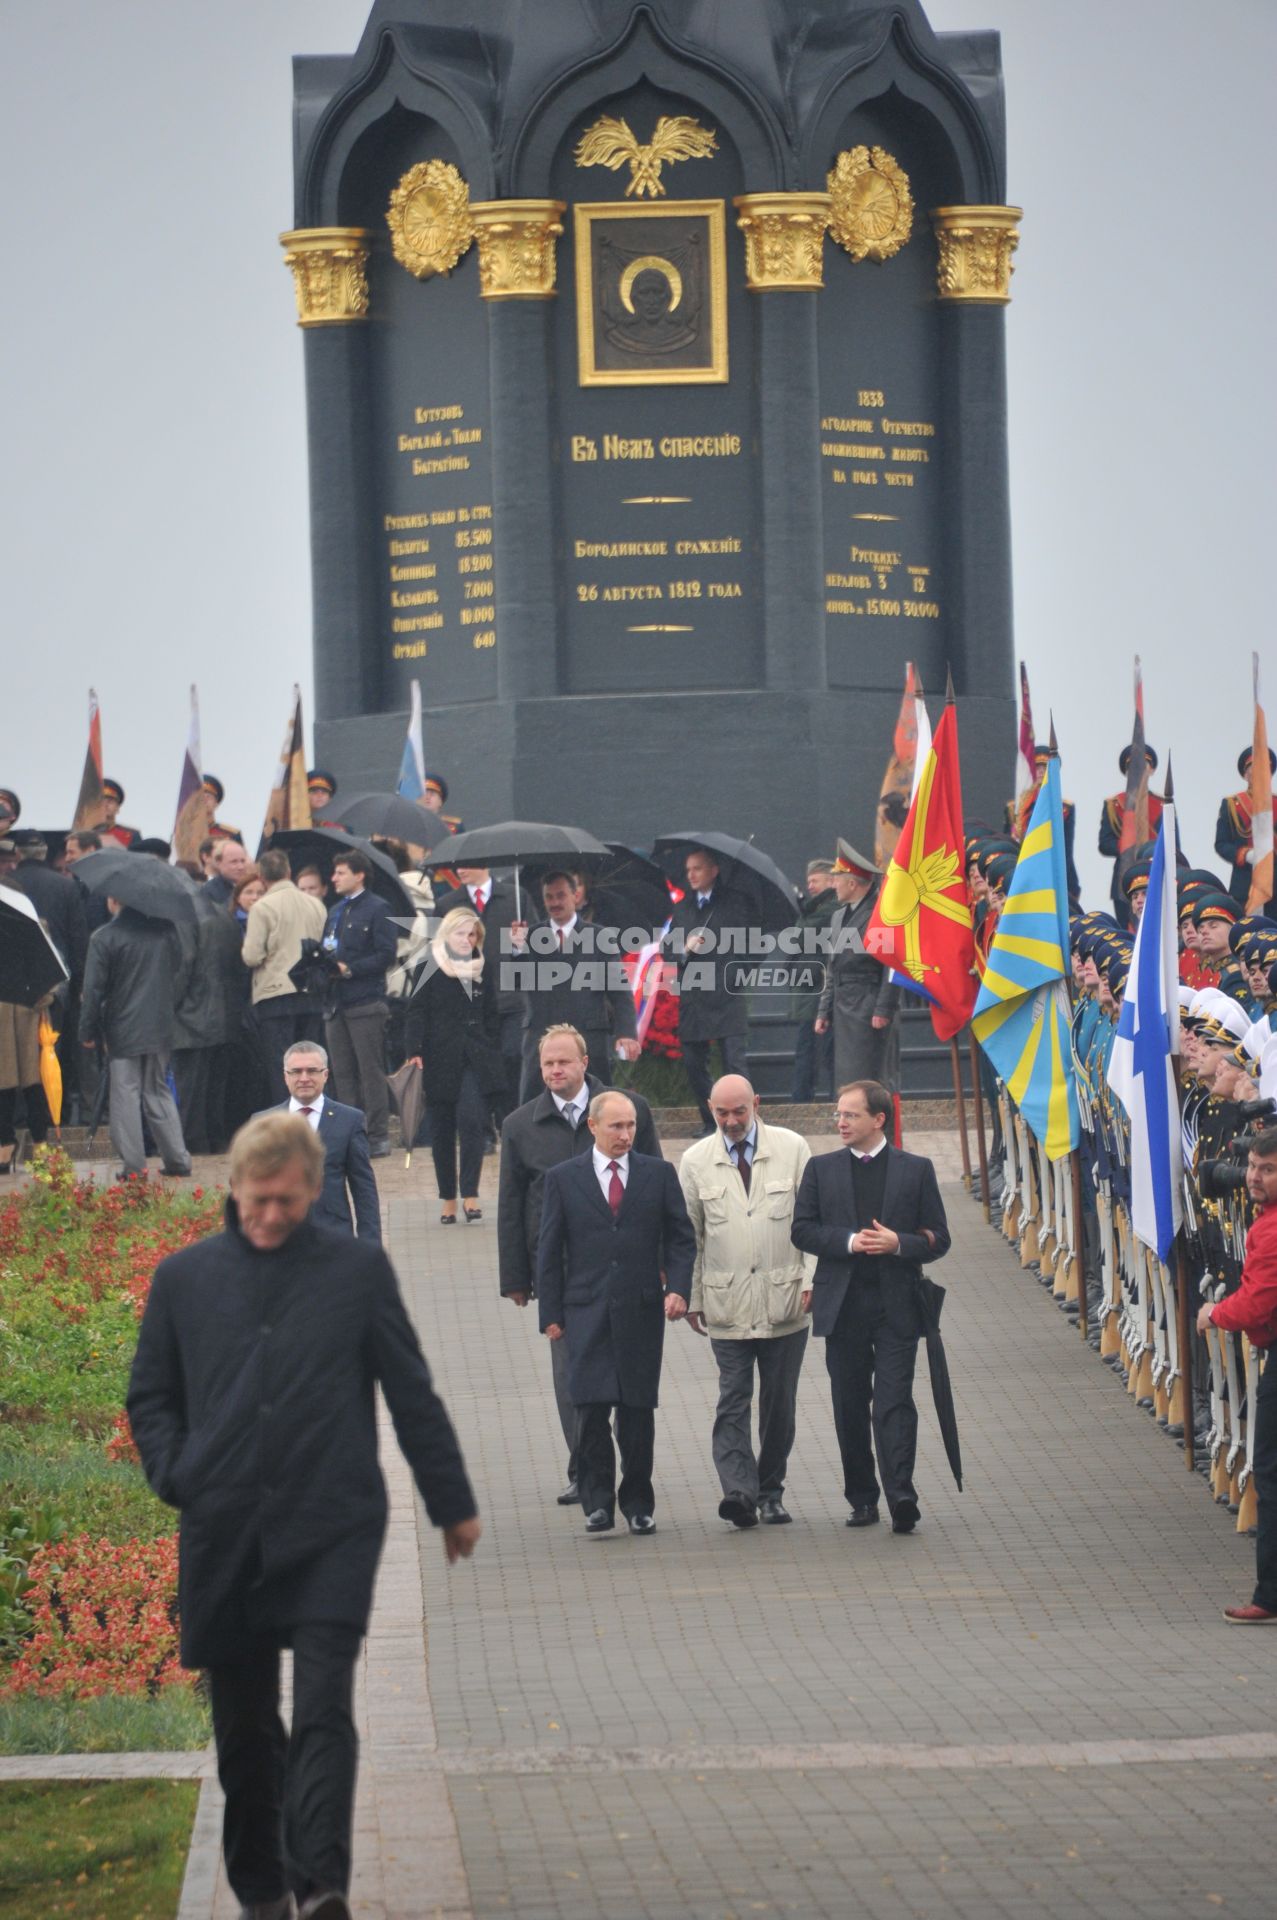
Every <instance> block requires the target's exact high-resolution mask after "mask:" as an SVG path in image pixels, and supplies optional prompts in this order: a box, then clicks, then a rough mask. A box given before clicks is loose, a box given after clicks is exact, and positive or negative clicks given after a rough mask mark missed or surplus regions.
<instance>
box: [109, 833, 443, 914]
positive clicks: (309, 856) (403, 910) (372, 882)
mask: <svg viewBox="0 0 1277 1920" xmlns="http://www.w3.org/2000/svg"><path fill="white" fill-rule="evenodd" d="M266 845H267V846H268V847H281V848H282V849H283V851H284V852H285V853H287V854H288V855H289V856H290V858H293V865H294V867H297V866H306V865H307V864H308V863H309V862H310V861H314V862H315V863H316V864H317V865H318V866H320V867H322V869H323V872H324V878H325V879H327V877H328V875H329V874H330V873H331V872H332V869H333V861H334V860H335V859H336V858H337V856H338V854H340V853H341V852H343V851H345V852H347V853H349V851H350V850H351V848H352V847H353V848H357V849H358V851H359V852H360V853H362V854H364V855H365V856H366V858H367V860H368V864H369V866H370V867H371V869H372V871H371V872H370V873H369V875H368V886H369V890H370V891H371V892H372V893H375V894H377V895H378V896H379V897H380V898H381V899H382V900H384V901H385V903H386V905H387V906H388V907H389V908H390V910H391V912H392V913H393V914H395V915H397V916H399V917H402V918H403V919H405V920H407V921H408V922H411V921H413V920H415V919H416V908H415V907H414V906H413V903H412V899H411V897H410V895H409V893H408V890H407V888H406V887H405V886H404V884H403V882H402V881H401V880H400V878H399V871H398V869H397V867H396V866H395V863H394V861H393V860H392V859H391V858H390V855H389V854H388V853H383V852H382V850H381V848H380V847H374V845H373V844H372V841H371V840H362V839H360V837H359V835H358V834H354V833H344V832H343V831H342V829H341V828H340V827H284V828H282V829H281V831H280V832H279V833H273V834H272V835H271V836H270V839H269V840H268V841H267V842H266ZM294 856H295V857H294ZM80 865H81V866H83V865H84V862H83V861H81V862H80Z"/></svg>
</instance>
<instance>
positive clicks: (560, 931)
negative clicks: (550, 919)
mask: <svg viewBox="0 0 1277 1920" xmlns="http://www.w3.org/2000/svg"><path fill="white" fill-rule="evenodd" d="M557 937H558V942H559V952H560V953H562V951H563V929H562V927H560V928H559V929H558V936H557Z"/></svg>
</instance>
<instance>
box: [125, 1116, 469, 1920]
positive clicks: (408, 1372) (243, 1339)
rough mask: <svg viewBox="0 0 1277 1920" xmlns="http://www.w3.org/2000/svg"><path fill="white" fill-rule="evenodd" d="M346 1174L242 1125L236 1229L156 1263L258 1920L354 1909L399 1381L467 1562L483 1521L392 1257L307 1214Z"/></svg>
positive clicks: (142, 1371) (162, 1334)
mask: <svg viewBox="0 0 1277 1920" xmlns="http://www.w3.org/2000/svg"><path fill="white" fill-rule="evenodd" d="M323 1166H324V1156H323V1148H322V1146H321V1144H320V1142H319V1141H318V1140H317V1139H316V1137H315V1135H314V1134H313V1133H312V1132H311V1130H310V1128H309V1127H308V1126H307V1125H306V1124H305V1122H304V1121H302V1120H300V1119H298V1118H296V1117H294V1116H293V1115H291V1114H274V1113H272V1114H264V1115H261V1116H260V1117H259V1118H257V1119H255V1120H252V1121H250V1122H249V1123H248V1125H247V1126H245V1127H243V1128H241V1130H240V1132H239V1133H238V1134H237V1135H236V1137H235V1140H234V1142H233V1144H232V1148H231V1171H230V1185H231V1199H230V1200H229V1201H228V1203H227V1208H226V1227H225V1230H224V1231H223V1232H222V1233H221V1234H218V1235H215V1236H214V1237H213V1238H212V1239H209V1240H204V1241H202V1242H200V1243H199V1244H198V1245H196V1246H193V1247H186V1248H184V1249H183V1250H182V1251H181V1252H180V1253H176V1254H173V1255H171V1256H170V1257H169V1258H168V1259H167V1260H163V1261H161V1263H160V1265H159V1266H158V1267H157V1268H156V1270H155V1276H154V1279H153V1281H152V1283H151V1292H150V1297H149V1299H148V1301H147V1306H146V1312H145V1315H144V1316H143V1320H142V1328H141V1333H140V1335H139V1338H138V1348H137V1355H136V1357H135V1359H134V1363H133V1375H132V1379H131V1381H130V1384H129V1394H128V1411H129V1419H130V1421H131V1423H132V1428H133V1437H134V1439H135V1440H136V1442H137V1448H138V1452H139V1453H140V1455H141V1457H142V1465H143V1467H144V1469H145V1472H146V1477H147V1479H148V1481H149V1482H150V1484H151V1486H152V1488H153V1489H154V1491H155V1492H156V1493H157V1494H158V1495H159V1497H160V1499H161V1500H165V1501H167V1502H168V1504H169V1505H170V1506H175V1507H178V1508H179V1509H180V1510H181V1515H182V1519H181V1534H180V1558H179V1574H178V1600H179V1607H180V1614H181V1633H182V1660H183V1663H184V1664H185V1665H186V1666H188V1667H204V1668H207V1669H208V1675H209V1692H210V1698H211V1701H212V1708H213V1731H214V1734H215V1737H216V1740H217V1757H218V1773H219V1777H220V1779H221V1782H222V1786H223V1789H224V1791H225V1794H226V1813H225V1820H224V1826H223V1847H224V1851H225V1856H226V1871H227V1878H228V1879H229V1881H230V1883H231V1886H232V1888H233V1889H234V1891H235V1893H236V1895H237V1896H238V1898H239V1900H240V1901H241V1902H242V1903H243V1905H244V1906H245V1907H246V1908H247V1909H248V1911H249V1912H250V1913H251V1914H254V1915H256V1916H258V1920H286V1916H287V1915H288V1914H290V1913H291V1911H292V1907H291V1896H292V1895H295V1896H296V1898H297V1901H298V1905H299V1908H300V1913H301V1916H303V1920H321V1917H322V1920H339V1916H346V1915H348V1914H349V1908H348V1906H347V1904H346V1899H345V1891H346V1888H347V1886H348V1884H349V1878H350V1829H351V1816H352V1810H353V1805H354V1791H355V1770H356V1755H357V1740H356V1736H355V1728H354V1724H353V1721H352V1719H351V1697H352V1688H353V1675H354V1665H355V1660H356V1658H357V1657H358V1654H359V1647H360V1641H361V1639H362V1637H363V1635H364V1633H365V1631H366V1630H367V1625H368V1615H369V1611H370V1608H371V1604H372V1591H373V1579H374V1576H375V1573H376V1568H377V1560H378V1557H379V1555H380V1553H381V1545H382V1539H383V1536H384V1534H385V1529H386V1489H385V1483H384V1481H383V1480H382V1477H381V1470H380V1468H379V1466H378V1464H377V1423H376V1388H377V1387H378V1385H380V1387H381V1390H382V1392H383V1394H384V1395H385V1398H386V1402H387V1405H388V1406H389V1408H390V1413H391V1417H392V1419H393V1421H394V1426H395V1435H396V1438H397V1439H398V1442H399V1445H400V1446H401V1447H402V1449H403V1452H404V1455H405V1457H406V1459H407V1460H408V1463H409V1465H410V1466H411V1468H412V1471H413V1477H414V1478H415V1480H416V1482H417V1485H418V1487H419V1488H420V1490H421V1495H422V1498H423V1499H424V1501H425V1503H426V1511H427V1513H428V1514H429V1516H430V1519H431V1520H432V1521H433V1523H434V1525H435V1526H437V1527H440V1528H441V1529H442V1530H443V1536H444V1551H445V1554H446V1556H447V1558H448V1560H449V1561H450V1562H451V1561H455V1560H456V1559H457V1557H458V1556H459V1555H460V1556H468V1555H469V1554H470V1553H471V1552H472V1551H473V1549H474V1546H475V1543H476V1541H477V1540H478V1538H479V1532H480V1527H479V1521H478V1517H477V1513H476V1507H475V1500H474V1495H473V1493H472V1492H471V1489H470V1483H469V1481H468V1479H467V1477H466V1470H465V1464H464V1462H463V1460H462V1457H461V1451H460V1448H459V1447H458V1445H457V1438H456V1435H455V1433H454V1432H453V1429H452V1424H451V1422H450V1421H449V1419H448V1415H447V1413H446V1412H445V1410H444V1407H443V1403H442V1401H441V1400H440V1399H439V1397H438V1395H437V1394H436V1393H435V1391H434V1388H433V1387H432V1385H431V1381H430V1372H429V1369H428V1367H427V1366H426V1362H425V1360H424V1359H423V1357H422V1353H421V1349H420V1347H419V1345H418V1344H417V1337H416V1334H415V1333H414V1331H413V1328H412V1324H411V1322H410V1321H409V1319H408V1316H407V1313H406V1312H405V1310H404V1305H403V1301H402V1300H401V1298H400V1295H399V1287H398V1283H397V1281H396V1279H395V1274H394V1270H393V1268H392V1267H391V1265H390V1262H389V1261H388V1260H387V1258H386V1256H385V1254H384V1253H383V1252H382V1251H381V1249H380V1248H379V1247H375V1246H371V1245H369V1243H368V1242H366V1241H362V1240H350V1239H348V1238H345V1237H344V1236H342V1237H339V1236H338V1235H336V1234H333V1233H329V1232H326V1231H325V1230H324V1229H323V1228H322V1227H317V1226H315V1225H314V1223H313V1222H312V1221H311V1220H309V1219H308V1218H307V1215H308V1213H309V1210H310V1208H311V1206H312V1204H313V1202H314V1201H315V1199H316V1198H317V1197H318V1194H319V1192H320V1188H321V1185H322V1182H323ZM285 1646H290V1647H291V1648H292V1650H293V1711H292V1726H291V1730H290V1732H288V1733H287V1734H286V1733H285V1730H284V1727H283V1724H282V1722H281V1720H280V1717H279V1705H278V1703H279V1653H280V1649H281V1647H285ZM422 1898H423V1907H424V1905H427V1904H428V1900H427V1897H426V1893H425V1890H424V1889H423V1895H422Z"/></svg>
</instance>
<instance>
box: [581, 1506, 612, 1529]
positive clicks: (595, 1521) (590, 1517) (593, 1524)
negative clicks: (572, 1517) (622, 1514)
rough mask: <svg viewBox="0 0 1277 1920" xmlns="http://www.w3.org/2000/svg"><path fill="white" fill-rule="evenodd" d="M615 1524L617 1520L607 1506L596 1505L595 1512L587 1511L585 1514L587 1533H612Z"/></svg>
mask: <svg viewBox="0 0 1277 1920" xmlns="http://www.w3.org/2000/svg"><path fill="white" fill-rule="evenodd" d="M615 1525H616V1522H615V1520H614V1519H613V1518H612V1516H611V1514H610V1513H609V1512H608V1510H607V1508H606V1507H595V1509H594V1512H593V1513H587V1514H586V1516H585V1531H586V1532H587V1533H611V1531H612V1529H613V1527H614V1526H615Z"/></svg>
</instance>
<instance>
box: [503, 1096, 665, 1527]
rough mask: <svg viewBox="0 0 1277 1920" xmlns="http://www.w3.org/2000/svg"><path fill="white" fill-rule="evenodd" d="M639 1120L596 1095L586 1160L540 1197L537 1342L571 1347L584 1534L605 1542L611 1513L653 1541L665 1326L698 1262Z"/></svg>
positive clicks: (627, 1105)
mask: <svg viewBox="0 0 1277 1920" xmlns="http://www.w3.org/2000/svg"><path fill="white" fill-rule="evenodd" d="M636 1119H637V1116H636V1113H635V1108H634V1102H633V1101H632V1100H631V1099H630V1098H629V1097H628V1095H626V1094H623V1093H615V1092H611V1091H608V1090H607V1089H605V1090H604V1091H603V1092H602V1093H598V1094H596V1095H595V1096H594V1099H593V1100H592V1101H591V1102H590V1110H589V1116H588V1124H589V1128H590V1132H591V1134H592V1136H593V1141H594V1144H593V1147H592V1149H591V1151H590V1152H589V1153H588V1154H581V1155H579V1156H575V1155H574V1156H573V1158H572V1159H571V1160H565V1161H564V1162H563V1164H562V1165H561V1166H557V1167H551V1168H550V1170H549V1171H548V1173H547V1174H546V1176H545V1185H544V1189H543V1195H542V1206H541V1237H540V1240H539V1243H538V1246H537V1297H538V1300H539V1301H540V1308H541V1331H542V1333H544V1334H546V1335H547V1336H548V1338H549V1339H551V1340H562V1339H564V1338H566V1340H567V1347H568V1388H569V1391H570V1393H571V1395H572V1401H573V1404H574V1406H575V1407H576V1408H577V1411H578V1414H579V1416H580V1419H579V1424H578V1427H577V1468H578V1477H579V1483H580V1489H581V1505H582V1507H583V1508H584V1510H585V1516H586V1520H585V1525H586V1531H587V1533H608V1532H610V1531H611V1529H612V1527H613V1526H614V1525H615V1510H616V1506H617V1504H618V1501H619V1504H620V1508H621V1512H622V1513H623V1514H624V1515H625V1517H626V1519H627V1520H628V1521H629V1525H630V1532H631V1533H635V1534H648V1533H655V1531H656V1522H655V1520H654V1519H653V1518H652V1511H653V1508H654V1507H655V1505H656V1496H655V1494H654V1493H653V1491H652V1451H653V1446H654V1442H655V1437H656V1421H655V1417H654V1415H655V1408H656V1404H657V1392H658V1388H659V1386H660V1379H661V1355H662V1349H663V1347H664V1341H665V1322H666V1321H667V1320H681V1319H682V1318H683V1315H684V1314H685V1313H686V1312H687V1302H688V1298H689V1296H690V1294H691V1288H692V1268H693V1265H694V1264H695V1260H696V1236H695V1235H694V1234H693V1232H692V1223H691V1221H690V1220H689V1219H688V1217H687V1207H686V1205H685V1204H684V1201H683V1193H682V1189H681V1188H680V1186H679V1184H678V1177H677V1175H676V1174H675V1172H674V1169H673V1167H672V1166H670V1165H669V1164H668V1162H667V1161H665V1160H657V1159H653V1158H650V1157H649V1156H648V1155H647V1154H642V1153H634V1152H633V1151H632V1148H633V1145H634V1131H635V1126H636ZM662 1276H663V1277H664V1286H665V1291H664V1293H663V1292H662ZM613 1410H615V1413H616V1438H617V1442H618V1444H619V1446H620V1451H621V1485H620V1490H619V1494H618V1491H617V1487H616V1455H615V1452H614V1450H613V1447H612V1428H611V1419H612V1413H613Z"/></svg>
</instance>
